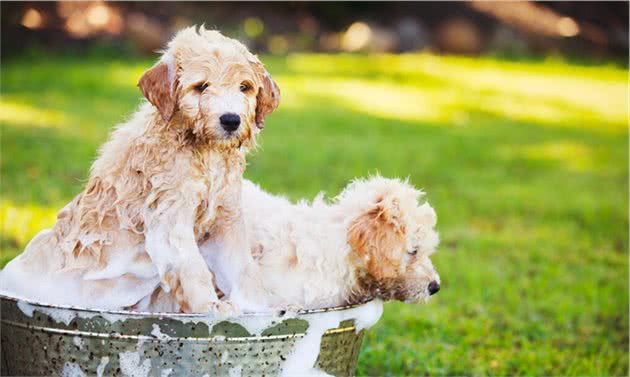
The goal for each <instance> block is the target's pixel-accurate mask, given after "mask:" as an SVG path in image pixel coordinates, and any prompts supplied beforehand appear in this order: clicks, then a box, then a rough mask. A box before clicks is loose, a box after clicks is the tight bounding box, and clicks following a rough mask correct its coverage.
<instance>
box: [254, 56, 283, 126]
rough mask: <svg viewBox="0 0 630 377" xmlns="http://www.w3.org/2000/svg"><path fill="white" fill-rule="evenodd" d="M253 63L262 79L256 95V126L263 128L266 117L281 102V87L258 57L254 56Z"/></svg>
mask: <svg viewBox="0 0 630 377" xmlns="http://www.w3.org/2000/svg"><path fill="white" fill-rule="evenodd" d="M252 64H253V65H254V70H255V71H256V72H257V74H258V75H259V77H260V80H261V86H260V89H259V90H258V94H257V95H256V127H258V128H259V129H263V128H264V127H265V117H266V116H267V115H269V114H271V113H272V112H273V111H274V110H275V109H276V108H277V107H278V105H279V104H280V89H279V88H278V85H277V84H276V82H275V81H273V79H272V78H271V76H270V75H269V72H267V70H265V68H264V67H263V65H262V63H260V62H259V61H258V59H257V58H254V60H253V61H252Z"/></svg>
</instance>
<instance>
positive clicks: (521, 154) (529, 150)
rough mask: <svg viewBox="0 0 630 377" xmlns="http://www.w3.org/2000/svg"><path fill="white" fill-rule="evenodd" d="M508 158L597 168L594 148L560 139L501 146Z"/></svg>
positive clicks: (580, 167) (586, 168) (577, 168)
mask: <svg viewBox="0 0 630 377" xmlns="http://www.w3.org/2000/svg"><path fill="white" fill-rule="evenodd" d="M499 153H500V154H501V155H502V156H504V157H507V158H528V159H532V160H541V161H551V162H557V163H560V164H562V165H563V166H564V167H565V168H566V169H567V170H572V171H578V172H580V171H593V170H594V169H595V168H596V163H595V156H594V152H593V149H592V148H591V147H590V146H588V145H587V144H585V143H577V142H570V141H558V142H552V143H543V144H534V145H524V146H511V147H509V148H508V147H503V148H500V150H499Z"/></svg>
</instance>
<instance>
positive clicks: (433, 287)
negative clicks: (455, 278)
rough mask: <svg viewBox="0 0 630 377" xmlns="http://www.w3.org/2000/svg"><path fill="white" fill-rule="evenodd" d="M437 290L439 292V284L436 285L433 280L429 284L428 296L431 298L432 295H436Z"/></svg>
mask: <svg viewBox="0 0 630 377" xmlns="http://www.w3.org/2000/svg"><path fill="white" fill-rule="evenodd" d="M439 290H440V283H438V282H437V281H435V280H433V281H432V282H430V283H429V295H431V296H433V295H434V294H436V293H438V291H439Z"/></svg>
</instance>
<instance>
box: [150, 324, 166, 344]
mask: <svg viewBox="0 0 630 377" xmlns="http://www.w3.org/2000/svg"><path fill="white" fill-rule="evenodd" d="M152 326H153V330H151V335H153V336H154V337H156V338H158V339H160V340H168V339H171V337H170V336H168V335H166V334H164V333H163V332H162V331H160V325H158V324H157V323H154V324H153V325H152Z"/></svg>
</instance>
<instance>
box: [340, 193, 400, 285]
mask: <svg viewBox="0 0 630 377" xmlns="http://www.w3.org/2000/svg"><path fill="white" fill-rule="evenodd" d="M404 234H405V227H404V224H403V223H402V221H401V211H400V206H399V203H398V201H397V200H395V199H393V200H392V199H389V198H380V200H379V201H378V202H377V203H376V204H375V205H373V206H371V207H370V208H369V209H368V210H367V211H365V212H364V213H363V214H361V215H360V216H359V217H357V218H356V219H355V220H354V221H353V222H352V223H351V224H350V226H349V227H348V234H347V241H348V244H349V245H350V247H351V248H352V251H353V252H355V253H356V254H357V255H358V256H359V257H360V258H363V259H364V260H365V261H366V264H367V269H368V272H369V273H370V274H371V275H372V276H373V277H375V278H376V279H386V278H392V277H395V276H396V275H398V269H399V267H400V262H401V259H402V253H404V250H403V247H404Z"/></svg>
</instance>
